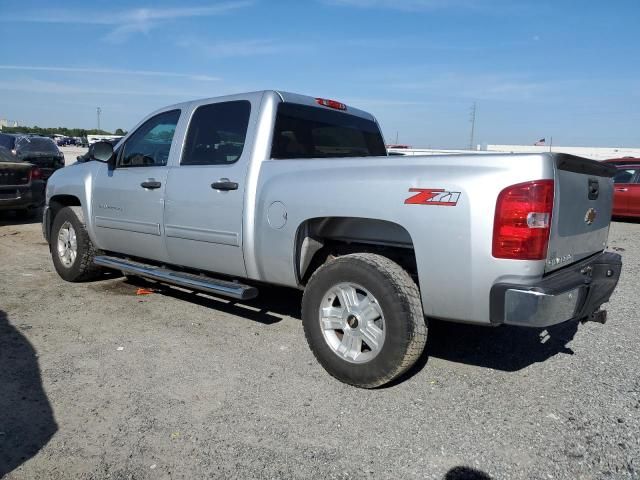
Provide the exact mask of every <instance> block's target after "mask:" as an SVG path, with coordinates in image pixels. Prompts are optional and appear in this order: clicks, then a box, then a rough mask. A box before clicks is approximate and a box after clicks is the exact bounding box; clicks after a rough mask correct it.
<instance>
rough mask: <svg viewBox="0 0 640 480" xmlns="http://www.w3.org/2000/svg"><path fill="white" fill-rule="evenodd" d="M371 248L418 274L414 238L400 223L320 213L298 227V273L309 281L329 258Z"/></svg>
mask: <svg viewBox="0 0 640 480" xmlns="http://www.w3.org/2000/svg"><path fill="white" fill-rule="evenodd" d="M357 252H371V253H378V254H380V255H383V256H386V257H389V258H390V259H392V260H394V261H396V262H397V263H398V264H400V265H401V266H402V267H404V268H405V269H406V270H407V271H408V272H409V273H410V274H411V275H412V276H414V275H415V276H416V281H417V266H416V260H415V250H414V243H413V239H412V238H411V235H410V234H409V232H408V231H407V230H406V229H405V228H404V227H403V226H402V225H400V224H398V223H395V222H390V221H387V220H380V219H375V218H366V217H316V218H310V219H307V220H305V221H303V222H302V223H301V224H300V225H299V226H298V229H297V231H296V237H295V252H294V262H295V268H296V277H297V279H298V282H299V283H300V284H302V285H304V284H306V282H307V281H308V279H309V277H310V276H311V275H312V274H313V272H314V271H315V270H316V269H317V268H318V267H319V266H320V265H322V264H323V263H325V262H326V260H327V258H331V257H332V256H340V255H344V254H349V253H357Z"/></svg>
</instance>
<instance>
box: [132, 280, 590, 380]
mask: <svg viewBox="0 0 640 480" xmlns="http://www.w3.org/2000/svg"><path fill="white" fill-rule="evenodd" d="M125 284H128V285H130V286H140V287H145V286H146V287H149V286H151V287H152V288H153V289H154V290H156V291H157V292H158V293H161V294H163V295H167V296H171V297H173V298H176V299H180V300H184V301H188V302H191V303H195V304H198V305H201V306H203V307H206V308H212V309H215V310H219V311H223V312H225V313H229V314H232V315H237V316H239V317H243V318H247V319H250V320H253V321H256V322H260V323H263V324H266V325H270V324H274V323H277V322H280V321H281V320H282V319H283V318H284V317H292V318H295V319H298V320H300V318H301V312H300V304H301V300H302V292H300V291H298V290H295V289H289V288H284V287H273V286H265V285H261V286H260V287H259V289H260V295H259V296H258V297H257V298H256V299H254V300H250V301H236V300H228V299H223V298H219V297H215V296H212V295H206V294H199V293H194V292H189V291H185V290H183V289H178V288H175V287H170V286H164V285H161V284H158V283H153V282H147V281H146V280H144V279H139V278H136V277H130V278H128V279H127V280H125ZM577 330H578V322H564V323H562V324H559V325H555V326H553V327H548V328H546V329H544V328H522V327H510V326H506V325H504V326H500V327H496V328H492V327H481V326H475V325H463V324H456V323H451V322H443V321H431V323H430V325H429V335H428V340H427V347H426V348H425V351H424V353H423V355H422V356H421V357H420V359H419V360H418V362H416V364H415V365H414V367H413V368H412V369H410V370H409V372H407V373H406V374H405V375H404V376H403V377H401V378H400V379H399V380H398V381H399V382H402V381H404V380H406V379H407V378H410V377H411V376H413V375H415V374H416V373H418V372H419V371H420V370H422V368H424V366H425V365H426V363H427V361H428V359H429V358H430V357H436V358H441V359H443V360H448V361H451V362H457V363H465V364H469V365H476V366H479V367H486V368H492V369H495V370H502V371H508V372H514V371H518V370H521V369H523V368H526V367H528V366H529V365H531V364H533V363H538V362H544V361H545V360H547V359H548V358H551V357H553V356H555V355H557V354H560V353H564V354H569V355H572V354H573V351H572V350H571V349H570V348H569V347H567V344H568V343H569V342H571V340H572V339H573V337H574V335H575V334H576V332H577ZM393 384H394V382H392V384H391V385H393Z"/></svg>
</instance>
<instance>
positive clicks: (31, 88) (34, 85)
mask: <svg viewBox="0 0 640 480" xmlns="http://www.w3.org/2000/svg"><path fill="white" fill-rule="evenodd" d="M3 90H4V91H13V92H29V93H45V94H54V95H61V96H65V95H69V96H70V97H69V98H74V97H76V98H77V97H78V96H79V95H82V96H86V95H97V96H106V95H113V96H117V97H120V96H134V97H170V98H172V99H174V101H182V100H186V99H189V98H196V97H203V98H205V97H206V98H208V97H213V96H218V95H224V94H227V93H230V92H229V88H217V89H215V90H203V91H195V90H193V89H188V90H186V89H184V88H167V87H163V86H159V85H154V86H152V87H147V88H144V87H139V88H135V87H134V88H130V87H124V88H120V87H117V86H116V87H112V86H95V85H93V84H71V83H68V82H65V83H60V82H51V81H43V80H38V79H34V78H28V79H20V80H14V81H1V80H0V91H3Z"/></svg>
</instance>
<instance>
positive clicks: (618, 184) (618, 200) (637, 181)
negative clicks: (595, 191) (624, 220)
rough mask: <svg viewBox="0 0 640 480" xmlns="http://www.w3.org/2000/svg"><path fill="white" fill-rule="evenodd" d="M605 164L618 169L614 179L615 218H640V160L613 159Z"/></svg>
mask: <svg viewBox="0 0 640 480" xmlns="http://www.w3.org/2000/svg"><path fill="white" fill-rule="evenodd" d="M604 163H609V164H612V165H615V167H616V168H617V169H618V172H617V173H616V175H615V176H614V177H613V182H614V189H613V216H614V217H635V218H640V158H629V157H627V158H613V159H611V160H605V162H604Z"/></svg>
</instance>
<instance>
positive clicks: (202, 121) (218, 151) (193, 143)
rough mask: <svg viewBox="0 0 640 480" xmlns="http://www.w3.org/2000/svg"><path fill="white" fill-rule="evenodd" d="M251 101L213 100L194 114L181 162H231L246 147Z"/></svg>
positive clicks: (207, 163) (221, 163)
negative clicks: (217, 101)
mask: <svg viewBox="0 0 640 480" xmlns="http://www.w3.org/2000/svg"><path fill="white" fill-rule="evenodd" d="M250 114H251V102H249V101H247V100H238V101H233V102H220V103H212V104H210V105H203V106H201V107H198V108H197V109H196V111H195V112H194V113H193V117H192V119H191V123H190V124H189V131H188V132H187V140H186V142H185V147H184V152H183V154H182V161H181V162H180V164H181V165H228V164H231V163H235V162H237V161H238V159H239V158H240V156H241V155H242V151H243V150H244V143H245V140H246V137H247V128H248V126H249V115H250Z"/></svg>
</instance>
